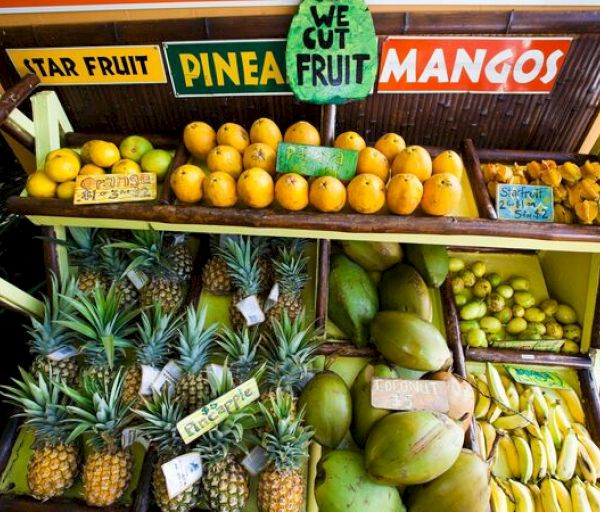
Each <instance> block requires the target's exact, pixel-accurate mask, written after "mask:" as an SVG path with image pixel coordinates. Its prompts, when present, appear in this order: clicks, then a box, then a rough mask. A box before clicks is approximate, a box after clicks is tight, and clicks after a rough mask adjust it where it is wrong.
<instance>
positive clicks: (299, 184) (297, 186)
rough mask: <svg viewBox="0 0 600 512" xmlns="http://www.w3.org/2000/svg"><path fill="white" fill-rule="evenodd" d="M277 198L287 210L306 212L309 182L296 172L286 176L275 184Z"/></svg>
mask: <svg viewBox="0 0 600 512" xmlns="http://www.w3.org/2000/svg"><path fill="white" fill-rule="evenodd" d="M275 198H276V199H277V202H278V203H279V204H280V205H281V207H282V208H285V209H286V210H291V211H293V212H297V211H300V210H304V208H306V206H307V205H308V181H306V179H305V178H304V177H302V176H300V175H299V174H296V173H294V172H291V173H288V174H284V175H283V176H281V178H279V179H278V180H277V183H275Z"/></svg>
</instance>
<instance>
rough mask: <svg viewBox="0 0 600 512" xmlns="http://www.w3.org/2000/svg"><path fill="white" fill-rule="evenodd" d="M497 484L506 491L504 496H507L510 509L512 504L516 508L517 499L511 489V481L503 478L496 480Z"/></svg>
mask: <svg viewBox="0 0 600 512" xmlns="http://www.w3.org/2000/svg"><path fill="white" fill-rule="evenodd" d="M496 483H497V484H498V485H499V486H500V488H501V489H502V490H503V491H504V494H506V498H507V499H508V508H510V506H511V504H512V505H513V507H514V503H515V497H514V496H513V492H512V489H511V487H510V480H506V479H503V478H496Z"/></svg>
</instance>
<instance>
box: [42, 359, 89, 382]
mask: <svg viewBox="0 0 600 512" xmlns="http://www.w3.org/2000/svg"><path fill="white" fill-rule="evenodd" d="M31 373H33V374H34V375H37V374H38V373H43V374H44V375H50V374H52V378H54V379H58V380H62V381H63V382H65V384H67V385H68V386H74V385H75V384H76V383H77V378H78V376H79V365H78V364H77V360H76V359H75V358H74V357H70V358H68V359H63V360H62V361H52V360H51V359H48V358H47V357H44V356H38V357H36V358H35V359H34V360H33V363H32V364H31Z"/></svg>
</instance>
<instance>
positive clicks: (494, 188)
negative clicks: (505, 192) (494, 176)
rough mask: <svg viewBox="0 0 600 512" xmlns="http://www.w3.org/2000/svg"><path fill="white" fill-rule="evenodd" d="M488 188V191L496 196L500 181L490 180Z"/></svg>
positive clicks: (493, 196) (492, 195)
mask: <svg viewBox="0 0 600 512" xmlns="http://www.w3.org/2000/svg"><path fill="white" fill-rule="evenodd" d="M487 189H488V192H489V194H490V196H491V197H492V199H495V198H496V191H497V190H498V182H497V181H490V182H489V183H488V184H487Z"/></svg>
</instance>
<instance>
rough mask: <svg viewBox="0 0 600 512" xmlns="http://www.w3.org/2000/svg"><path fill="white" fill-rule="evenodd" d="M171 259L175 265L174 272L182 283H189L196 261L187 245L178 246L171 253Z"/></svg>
mask: <svg viewBox="0 0 600 512" xmlns="http://www.w3.org/2000/svg"><path fill="white" fill-rule="evenodd" d="M169 257H170V259H171V263H172V265H173V270H174V271H175V273H176V274H177V276H178V277H179V279H181V280H182V281H187V280H188V279H190V277H192V269H193V266H194V260H193V257H192V253H191V252H190V250H189V248H188V247H187V245H185V244H178V245H176V246H175V247H173V248H172V249H171V251H169Z"/></svg>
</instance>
